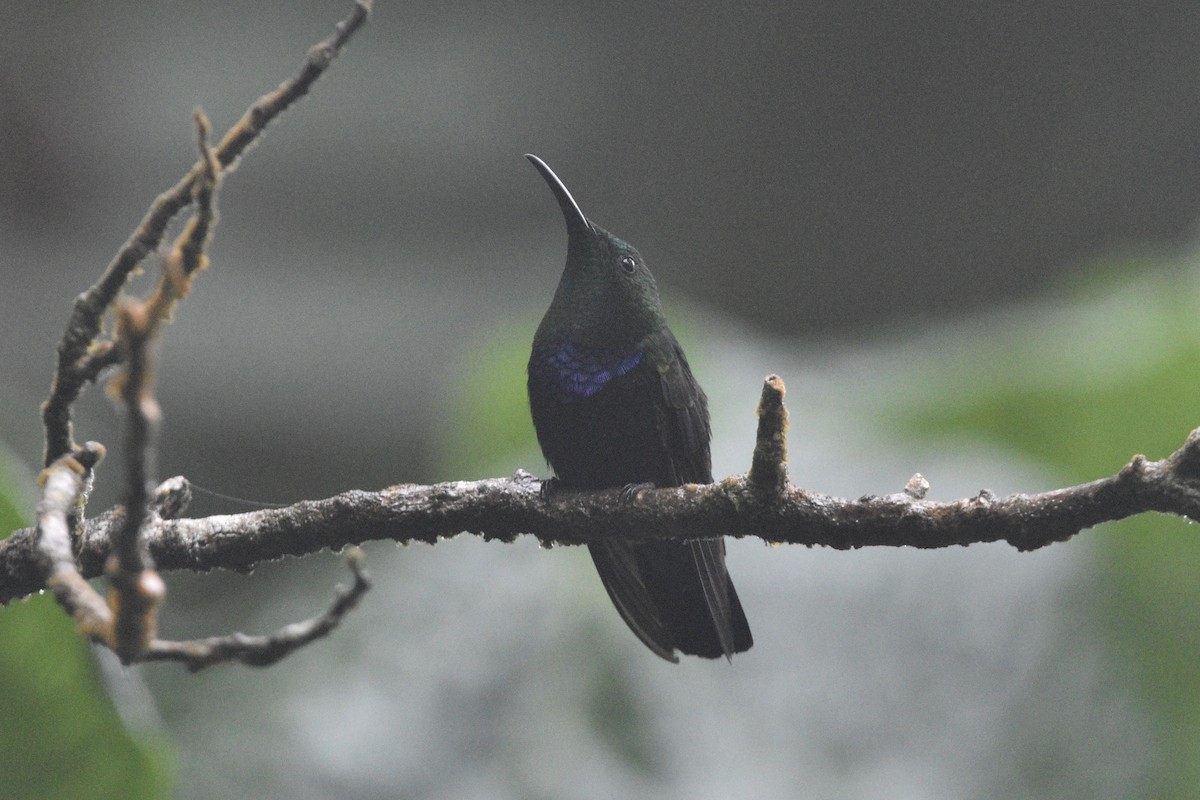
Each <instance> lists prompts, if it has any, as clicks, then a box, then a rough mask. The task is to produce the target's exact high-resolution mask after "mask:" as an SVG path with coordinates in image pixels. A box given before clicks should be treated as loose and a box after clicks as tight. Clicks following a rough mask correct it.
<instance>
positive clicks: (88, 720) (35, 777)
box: [0, 450, 169, 800]
mask: <svg viewBox="0 0 1200 800" xmlns="http://www.w3.org/2000/svg"><path fill="white" fill-rule="evenodd" d="M3 458H5V456H4V454H3V451H2V450H0V459H3ZM21 474H22V473H21V472H19V471H18V470H16V469H8V470H0V531H3V532H4V534H5V535H7V533H8V532H9V531H12V530H13V529H15V528H19V527H22V526H24V525H27V524H29V521H28V514H27V513H21V511H19V510H18V509H22V510H24V509H26V508H28V509H31V508H32V506H28V504H25V503H22V502H21V501H20V498H23V497H25V496H27V495H28V494H29V492H28V489H27V488H26V489H25V491H22V490H21V487H19V486H18V485H17V481H18V480H19V477H14V476H19V475H21ZM29 481H30V485H32V478H31V477H30V478H29ZM168 787H169V779H168V769H167V759H166V754H165V749H164V748H163V747H162V746H161V745H160V744H158V743H156V742H154V741H147V740H145V739H142V740H139V739H135V738H134V737H133V736H131V735H130V733H129V732H128V731H127V730H126V729H125V726H124V725H123V724H122V721H121V719H120V717H119V716H118V715H117V713H116V710H115V709H114V708H113V705H112V703H111V702H110V701H109V699H108V696H107V695H106V694H105V692H104V690H103V687H102V686H101V684H100V681H99V677H98V675H97V672H96V666H95V664H94V663H93V661H92V656H91V654H90V653H89V652H88V645H87V643H85V642H84V641H83V640H82V639H81V638H80V637H79V636H77V635H76V634H75V631H74V626H73V625H72V623H71V620H69V619H68V618H67V617H66V615H65V614H63V612H62V610H61V609H59V608H58V606H57V605H56V604H55V602H54V599H53V598H52V597H50V596H49V595H40V596H38V597H33V598H30V599H28V600H25V601H22V602H17V603H12V604H10V605H9V606H7V607H5V608H3V609H0V796H3V797H4V798H5V799H6V800H25V799H26V798H28V800H46V798H73V799H75V798H78V800H107V798H112V799H113V800H117V798H133V799H134V800H141V799H142V798H157V797H165V796H167V794H168Z"/></svg>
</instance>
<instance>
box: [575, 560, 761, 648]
mask: <svg viewBox="0 0 1200 800" xmlns="http://www.w3.org/2000/svg"><path fill="white" fill-rule="evenodd" d="M588 549H589V550H590V551H591V554H592V560H593V561H594V562H595V564H596V570H597V572H599V573H600V580H601V581H602V582H603V584H604V588H605V589H606V590H608V596H609V597H610V598H611V599H612V601H613V605H614V606H616V608H617V611H618V612H619V613H620V614H621V617H622V619H624V620H625V623H626V624H627V625H629V628H630V629H631V630H632V631H633V632H634V633H635V634H637V636H638V638H639V639H641V640H642V642H643V643H644V644H645V645H646V646H647V647H649V648H650V649H651V650H652V651H654V652H655V653H656V654H658V655H659V656H661V657H663V658H665V659H667V660H668V661H677V660H678V658H677V657H676V656H675V651H676V650H679V651H680V652H682V653H685V654H688V655H696V656H702V657H704V658H718V657H720V656H725V657H727V658H728V657H731V656H732V655H733V654H734V653H740V652H742V651H744V650H749V649H750V646H751V645H752V644H753V643H754V639H753V637H752V636H751V634H750V624H749V623H748V622H747V621H746V614H745V612H743V611H742V604H741V602H740V601H739V600H738V596H737V591H736V590H735V589H734V587H733V582H732V581H731V580H730V579H729V572H728V571H727V570H726V569H725V543H724V541H723V540H721V539H704V540H700V541H696V542H690V543H687V544H683V543H679V542H650V543H646V544H639V545H634V544H632V543H629V542H621V541H614V542H603V543H597V544H591V545H588Z"/></svg>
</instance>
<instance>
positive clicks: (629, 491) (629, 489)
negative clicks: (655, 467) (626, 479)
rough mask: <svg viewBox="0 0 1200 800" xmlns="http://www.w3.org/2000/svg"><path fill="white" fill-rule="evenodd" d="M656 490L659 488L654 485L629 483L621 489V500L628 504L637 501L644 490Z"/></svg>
mask: <svg viewBox="0 0 1200 800" xmlns="http://www.w3.org/2000/svg"><path fill="white" fill-rule="evenodd" d="M655 488H658V487H656V486H655V485H654V484H653V483H627V484H625V485H624V486H622V487H621V499H622V500H624V501H625V502H627V503H628V502H630V501H631V500H636V499H637V496H638V493H639V492H641V491H642V490H643V489H655Z"/></svg>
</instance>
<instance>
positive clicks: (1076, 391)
mask: <svg viewBox="0 0 1200 800" xmlns="http://www.w3.org/2000/svg"><path fill="white" fill-rule="evenodd" d="M1143 266H1144V264H1143V263H1141V262H1131V263H1128V264H1126V265H1125V267H1124V268H1118V267H1116V266H1114V265H1112V264H1110V265H1109V273H1110V275H1113V276H1115V280H1114V281H1113V282H1109V283H1106V284H1105V285H1104V286H1101V287H1098V286H1095V285H1092V286H1088V287H1083V288H1081V289H1080V291H1078V293H1077V295H1078V296H1079V297H1082V298H1083V299H1082V300H1076V301H1074V302H1071V303H1064V304H1062V305H1060V306H1059V307H1057V308H1055V307H1050V308H1042V309H1038V310H1034V311H1033V312H1030V314H1031V316H1022V317H1021V318H1017V319H1014V320H1011V321H1009V322H1007V323H1000V324H998V325H993V326H988V329H987V331H986V332H985V333H984V334H983V335H980V336H978V337H968V339H967V341H966V344H965V345H964V346H963V347H962V349H958V345H957V344H953V345H952V348H953V351H952V352H948V353H947V352H943V353H939V354H936V355H934V357H932V358H931V359H929V362H928V364H927V365H926V366H925V367H924V368H922V370H921V378H920V379H919V383H920V384H921V387H922V388H921V401H920V405H919V407H917V406H912V405H910V406H908V407H907V409H906V410H905V411H903V412H901V413H900V414H899V415H898V418H897V419H896V420H895V421H897V422H902V423H903V425H904V426H905V427H907V429H908V430H910V431H913V432H915V433H918V434H920V435H923V436H931V437H951V436H952V437H964V436H965V437H972V438H984V439H987V440H990V441H992V442H995V443H999V444H1001V445H1003V446H1006V447H1010V448H1014V449H1017V450H1019V451H1021V452H1023V453H1025V454H1027V455H1029V456H1032V457H1034V458H1036V459H1038V460H1040V461H1041V462H1043V463H1045V464H1048V465H1051V466H1053V467H1054V468H1056V469H1057V470H1058V471H1059V472H1060V473H1061V474H1062V475H1063V476H1064V480H1067V481H1072V482H1082V481H1086V480H1092V479H1095V478H1098V477H1102V476H1104V475H1110V474H1112V473H1114V472H1116V471H1117V470H1119V469H1120V468H1121V467H1122V466H1123V465H1124V464H1125V463H1126V462H1127V461H1128V460H1129V458H1130V457H1131V456H1132V455H1134V454H1135V453H1143V454H1145V455H1146V456H1147V457H1149V458H1151V459H1160V458H1163V457H1165V456H1166V455H1168V454H1169V453H1171V452H1172V451H1173V450H1175V449H1176V448H1178V447H1179V446H1180V445H1181V444H1182V443H1183V441H1184V438H1185V437H1186V436H1187V433H1188V432H1189V431H1190V430H1191V429H1193V428H1195V427H1197V426H1200V403H1198V402H1197V388H1198V385H1200V314H1198V313H1197V312H1198V304H1200V292H1198V291H1197V289H1198V287H1197V280H1196V276H1195V275H1194V274H1193V273H1192V272H1191V271H1190V270H1175V271H1169V270H1163V269H1161V268H1160V270H1159V271H1157V272H1154V273H1150V274H1149V276H1148V275H1147V273H1146V272H1145V271H1144V269H1143ZM1089 274H1092V273H1089ZM1019 313H1020V314H1021V315H1024V314H1025V313H1026V312H1019ZM912 399H913V398H909V400H910V402H911V400H912ZM1047 488H1049V487H1047ZM1195 533H1196V530H1195V528H1193V527H1191V526H1190V525H1189V524H1188V523H1187V522H1185V521H1183V520H1180V519H1177V518H1174V517H1166V516H1159V515H1141V516H1139V517H1135V518H1133V519H1129V520H1125V521H1123V522H1120V523H1112V524H1108V525H1105V526H1103V528H1102V529H1101V530H1100V531H1097V532H1095V533H1089V534H1086V536H1087V540H1088V541H1089V542H1090V543H1092V544H1094V545H1095V546H1094V547H1092V548H1091V552H1092V553H1093V554H1095V555H1096V556H1097V558H1096V560H1095V566H1096V574H1095V581H1096V586H1095V588H1096V591H1095V592H1093V597H1095V598H1096V599H1097V600H1096V602H1095V603H1094V604H1093V606H1092V612H1093V613H1094V615H1095V619H1096V623H1097V630H1100V631H1103V632H1104V634H1105V635H1106V636H1107V639H1108V644H1109V645H1110V648H1109V649H1110V652H1111V653H1112V656H1113V666H1114V669H1116V670H1118V673H1117V674H1120V675H1126V676H1128V677H1129V679H1130V680H1131V681H1132V682H1133V683H1134V685H1135V687H1136V690H1137V691H1138V692H1139V693H1140V695H1141V696H1142V697H1143V698H1144V700H1145V701H1146V704H1147V707H1148V708H1149V709H1150V710H1151V713H1152V714H1153V715H1154V716H1155V718H1156V720H1157V721H1158V723H1159V724H1158V725H1157V728H1158V731H1159V732H1160V734H1161V741H1160V742H1159V743H1158V744H1159V750H1158V763H1159V769H1158V770H1157V771H1156V773H1155V774H1156V779H1157V780H1158V782H1159V784H1158V785H1157V786H1154V787H1152V788H1153V789H1154V790H1155V791H1154V796H1156V797H1191V796H1193V795H1194V792H1195V787H1196V786H1198V785H1200V626H1198V625H1197V614H1196V609H1197V608H1198V607H1200V544H1198V543H1197V542H1196V537H1195ZM1066 546H1071V545H1066Z"/></svg>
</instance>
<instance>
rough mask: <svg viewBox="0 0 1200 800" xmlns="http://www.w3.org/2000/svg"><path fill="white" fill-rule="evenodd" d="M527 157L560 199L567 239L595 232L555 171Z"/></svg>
mask: <svg viewBox="0 0 1200 800" xmlns="http://www.w3.org/2000/svg"><path fill="white" fill-rule="evenodd" d="M525 157H526V158H528V159H529V162H530V163H531V164H533V165H534V166H535V167H537V171H538V172H540V173H542V178H544V179H545V181H546V183H547V184H549V185H550V191H552V192H554V196H555V197H556V198H558V206H559V208H561V209H562V213H563V219H565V220H566V221H567V237H568V238H570V239H573V238H575V236H576V235H577V234H591V233H592V232H593V231H592V223H590V222H588V218H587V217H585V216H584V215H583V211H582V210H580V208H579V204H578V203H576V202H575V198H574V197H571V193H570V192H569V191H567V187H566V186H565V185H564V184H563V182H562V181H560V180H559V179H558V176H557V175H555V174H554V170H552V169H550V167H549V166H547V164H546V162H545V161H542V160H541V159H540V158H538V157H537V156H535V155H533V154H532V153H526V154H525Z"/></svg>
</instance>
